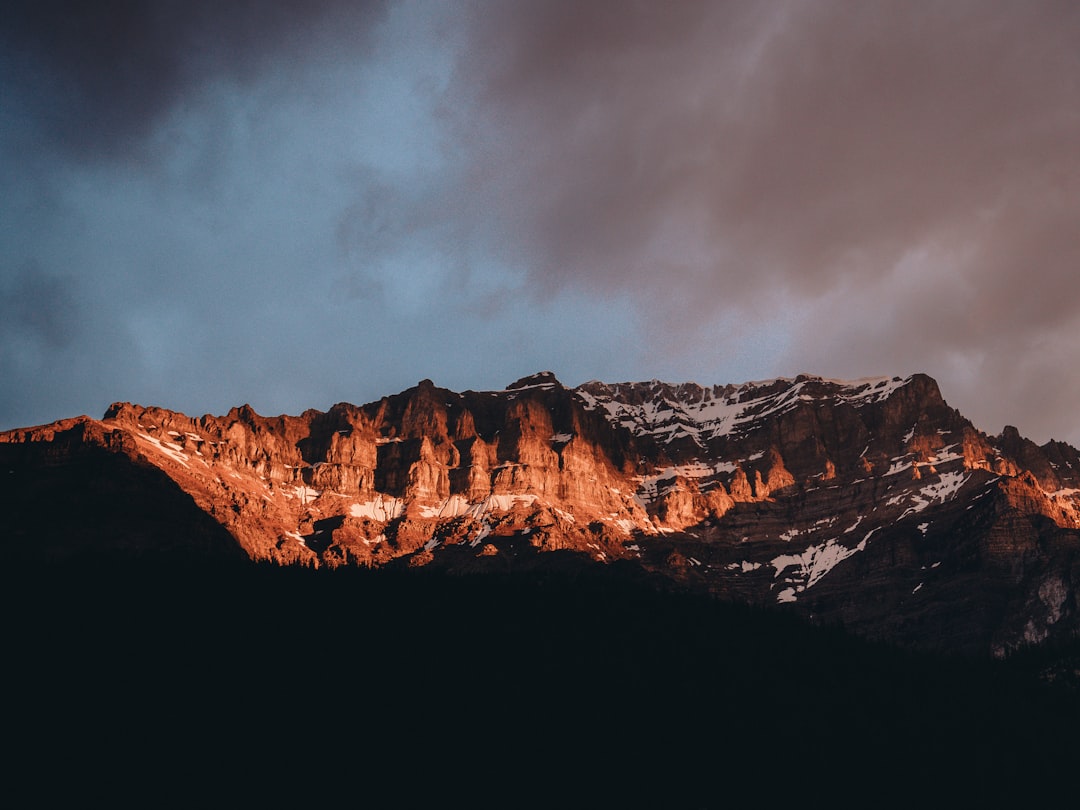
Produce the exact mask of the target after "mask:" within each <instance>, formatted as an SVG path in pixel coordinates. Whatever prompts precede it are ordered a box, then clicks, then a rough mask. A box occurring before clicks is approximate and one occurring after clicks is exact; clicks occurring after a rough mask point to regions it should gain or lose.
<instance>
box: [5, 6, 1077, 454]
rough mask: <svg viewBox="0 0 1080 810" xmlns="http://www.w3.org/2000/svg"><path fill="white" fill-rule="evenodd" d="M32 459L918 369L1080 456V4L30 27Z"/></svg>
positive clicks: (12, 21) (569, 11)
mask: <svg viewBox="0 0 1080 810" xmlns="http://www.w3.org/2000/svg"><path fill="white" fill-rule="evenodd" d="M0 190H2V193H0V429H7V428H13V427H21V426H29V425H34V424H42V423H45V422H48V421H51V420H54V419H59V418H62V417H68V416H74V415H78V414H83V413H86V414H89V415H92V416H100V415H101V414H102V413H103V412H104V411H105V409H106V408H107V407H108V405H109V404H110V403H112V402H114V401H121V400H124V401H131V402H137V403H141V404H144V405H160V406H163V407H169V408H172V409H174V410H180V411H184V412H185V413H188V414H191V415H201V414H203V413H214V414H222V413H225V412H226V411H227V410H228V409H229V408H231V407H232V406H234V405H239V404H242V403H250V404H251V405H252V406H253V407H254V408H255V409H256V410H257V411H258V412H260V413H264V414H278V413H300V412H301V411H303V410H305V409H307V408H318V409H320V410H326V409H327V408H329V407H330V406H331V405H332V404H334V403H336V402H341V401H346V402H353V403H358V404H359V403H366V402H370V401H372V400H376V399H379V398H380V397H382V396H384V395H387V394H392V393H397V392H398V391H401V390H404V389H405V388H408V387H410V386H412V385H415V384H416V383H417V382H418V381H419V380H421V379H425V378H430V379H432V380H434V381H435V383H436V384H437V385H440V386H444V387H447V388H451V389H454V390H459V391H460V390H465V389H473V390H493V389H500V388H503V387H505V386H506V385H507V384H509V383H511V382H513V381H514V380H515V379H517V378H519V377H522V376H525V375H528V374H531V373H534V372H537V371H541V370H551V371H554V372H555V374H556V375H557V376H558V377H559V379H560V380H561V381H562V382H563V383H564V384H567V385H577V384H580V383H582V382H585V381H587V380H591V379H600V380H605V381H608V382H618V381H633V380H649V379H662V380H667V381H669V382H682V381H687V380H693V381H696V382H699V383H702V384H726V383H739V382H743V381H746V380H760V379H767V378H772V377H780V376H783V377H792V376H795V375H796V374H799V373H804V372H805V373H813V374H820V375H822V376H826V377H835V378H845V379H853V378H859V377H864V376H877V375H894V374H895V375H907V374H911V373H914V372H925V373H927V374H930V375H931V376H933V377H935V378H936V379H937V380H938V382H939V384H940V386H941V389H942V391H943V393H944V396H945V398H946V400H947V401H948V402H949V404H950V405H952V406H953V407H956V408H958V409H959V410H960V411H961V412H962V413H963V414H964V415H965V416H967V417H968V418H970V419H971V420H972V421H973V422H974V423H975V424H976V426H977V427H979V428H981V429H982V430H985V431H987V432H989V433H992V434H994V433H998V432H999V431H1000V430H1001V429H1002V428H1003V427H1004V426H1005V425H1006V424H1010V425H1016V426H1017V427H1018V428H1019V429H1020V431H1021V433H1023V434H1024V435H1026V436H1029V437H1030V438H1032V439H1034V440H1035V441H1038V442H1039V443H1042V442H1045V441H1047V440H1048V439H1051V438H1055V439H1059V440H1064V441H1068V442H1070V443H1072V444H1074V445H1080V410H1078V408H1077V407H1076V403H1077V402H1078V401H1080V363H1078V362H1077V359H1080V3H1076V2H1072V0H1063V1H1062V2H1038V1H1037V0H1015V1H1014V2H1004V1H999V0H977V1H975V2H967V0H950V1H949V2H930V1H929V0H898V1H896V2H891V1H889V0H861V1H860V2H857V3H855V2H848V1H847V0H840V1H838V2H833V1H832V0H814V2H809V0H755V1H754V2H740V1H738V0H733V1H732V2H674V1H671V0H669V1H668V2H646V1H644V0H642V1H641V2H631V0H590V2H588V3H581V2H578V1H577V0H566V1H564V0H520V1H519V0H490V1H487V2H485V1H484V0H455V2H451V3H446V2H435V1H434V0H432V1H431V2H412V1H410V0H402V1H395V0H386V1H385V2H368V3H365V2H355V1H353V2H346V0H307V2H286V0H234V2H229V3H221V2H217V0H158V2H140V1H139V0H103V1H102V2H96V3H92V4H91V3H84V2H79V1H78V0H8V2H7V3H5V12H4V14H3V15H2V17H0Z"/></svg>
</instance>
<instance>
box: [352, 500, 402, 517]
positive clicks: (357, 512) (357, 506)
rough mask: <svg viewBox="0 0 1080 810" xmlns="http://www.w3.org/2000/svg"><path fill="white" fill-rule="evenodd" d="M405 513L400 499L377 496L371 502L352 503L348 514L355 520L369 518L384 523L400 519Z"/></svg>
mask: <svg viewBox="0 0 1080 810" xmlns="http://www.w3.org/2000/svg"><path fill="white" fill-rule="evenodd" d="M404 511H405V502H404V501H403V500H401V498H392V497H390V496H387V495H379V496H378V497H376V498H375V500H373V501H366V502H364V503H354V504H352V505H351V506H350V507H349V514H350V515H352V516H353V517H355V518H370V519H371V520H378V521H380V522H382V523H385V522H386V521H388V520H393V519H395V518H399V517H401V515H402V513H403V512H404Z"/></svg>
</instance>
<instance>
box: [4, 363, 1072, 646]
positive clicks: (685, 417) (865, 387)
mask: <svg viewBox="0 0 1080 810" xmlns="http://www.w3.org/2000/svg"><path fill="white" fill-rule="evenodd" d="M0 469H2V470H4V471H5V473H6V475H7V477H8V479H9V481H10V482H11V484H10V486H9V487H8V489H7V493H6V497H7V498H10V499H11V503H10V505H9V507H8V508H7V509H6V510H5V514H6V515H7V520H8V528H7V530H6V531H5V533H4V540H5V544H6V546H7V549H6V551H7V553H8V554H10V555H15V556H17V557H19V558H24V559H34V558H35V557H48V558H51V559H58V558H63V557H64V556H65V555H71V554H74V553H77V552H78V553H81V552H83V551H86V550H87V549H94V548H96V549H101V548H108V549H112V550H124V551H127V552H131V553H151V552H152V550H154V549H157V548H158V547H159V546H165V547H168V548H170V549H176V548H182V547H184V545H185V539H184V537H185V535H186V536H187V537H188V539H189V540H190V546H191V548H192V549H198V550H200V552H201V553H203V554H210V555H222V556H226V557H227V556H230V555H232V554H235V553H236V550H237V549H238V548H239V549H242V551H243V552H244V553H245V554H246V555H247V557H249V558H252V559H256V560H272V561H276V562H279V563H285V564H303V565H309V566H341V565H360V566H434V567H436V568H444V569H446V570H449V571H484V570H499V571H505V570H519V569H522V568H528V567H544V566H573V565H583V564H594V563H595V564H614V563H618V564H619V565H622V566H624V567H626V568H627V570H631V569H634V570H645V571H647V572H649V573H651V574H652V575H657V576H662V577H663V578H664V580H666V581H672V582H676V583H679V585H680V587H689V588H692V589H695V590H703V591H708V592H711V593H713V594H715V595H717V596H719V597H721V598H728V599H734V600H740V601H746V602H751V603H758V604H774V605H777V606H783V608H784V609H789V610H794V611H799V612H801V613H803V614H805V615H806V616H808V617H812V618H813V619H815V620H818V621H823V622H842V623H843V624H845V625H846V626H848V627H851V628H853V629H855V630H857V631H858V632H860V633H863V634H865V635H869V636H872V637H882V638H890V639H894V640H899V641H901V642H903V643H908V644H912V645H917V646H923V647H937V648H946V649H962V650H970V651H985V650H988V649H992V650H995V651H1006V650H1009V649H1012V648H1015V647H1017V646H1021V645H1024V644H1030V643H1039V642H1042V641H1045V640H1048V639H1054V638H1058V637H1062V636H1072V635H1075V634H1076V633H1077V630H1078V627H1080V619H1078V617H1080V605H1078V589H1080V553H1078V551H1080V454H1078V452H1077V451H1076V449H1074V448H1072V447H1070V446H1068V445H1065V444H1061V443H1058V442H1050V443H1048V444H1047V445H1044V446H1042V447H1039V446H1037V445H1035V444H1034V443H1032V442H1030V441H1027V440H1025V439H1023V438H1022V437H1021V436H1020V434H1019V432H1018V431H1017V430H1016V429H1015V428H1011V427H1010V428H1006V429H1005V431H1004V432H1003V433H1002V434H1001V435H1000V436H988V435H986V434H985V433H982V432H980V431H979V430H977V429H976V428H975V427H974V426H973V425H972V424H971V423H970V422H969V421H968V420H966V419H965V418H964V417H963V416H962V415H960V414H959V413H958V412H957V411H955V410H954V409H952V408H950V407H949V406H948V404H947V403H946V402H945V400H944V399H943V398H942V395H941V392H940V391H939V389H938V386H937V384H936V383H935V382H934V381H933V380H932V379H930V378H929V377H926V376H924V375H914V376H912V377H908V378H904V379H901V378H897V377H894V378H880V379H871V380H860V381H854V382H846V381H834V380H826V379H822V378H820V377H814V376H808V375H803V376H799V377H797V378H795V379H780V380H772V381H767V382H760V383H747V384H744V385H739V386H733V385H728V386H714V387H711V388H710V387H702V386H698V385H695V384H683V385H670V384H666V383H661V382H657V381H653V382H648V383H622V384H614V385H610V384H605V383H599V382H591V383H586V384H585V385H582V386H579V387H578V388H576V389H568V388H565V387H564V386H563V385H561V384H560V383H559V381H558V380H557V379H555V377H554V376H553V375H551V374H550V373H542V374H538V375H535V376H533V377H528V378H525V379H522V380H519V381H517V382H516V383H514V384H513V385H511V386H509V387H508V388H506V389H505V390H502V391H486V392H474V391H465V392H463V393H456V392H453V391H448V390H446V389H442V388H438V387H436V386H435V385H434V384H433V383H432V382H430V381H428V380H425V381H423V382H421V383H420V384H418V385H417V386H416V387H415V388H412V389H409V390H407V391H404V392H402V393H400V394H397V395H394V396H389V397H385V398H383V399H382V400H380V401H378V402H373V403H369V404H367V405H363V406H355V405H349V404H344V403H342V404H338V405H335V406H333V407H332V408H330V409H329V410H328V411H326V412H321V411H315V410H310V411H306V412H304V413H303V414H301V415H299V416H278V417H265V416H261V415H259V414H257V413H255V412H254V411H253V410H252V409H251V408H250V407H247V406H244V407H242V408H236V409H233V410H232V411H230V412H229V413H228V414H226V415H224V416H209V415H208V416H202V417H199V418H192V417H189V416H185V415H184V414H180V413H176V412H173V411H169V410H164V409H161V408H148V407H140V406H136V405H131V404H128V403H117V404H115V405H113V406H112V407H110V408H109V410H108V412H107V413H106V414H105V415H104V417H103V418H102V419H100V420H95V419H90V418H88V417H82V418H78V419H73V420H66V421H64V422H61V423H56V424H54V425H48V426H44V427H38V428H28V429H22V430H16V431H9V432H7V433H4V434H0ZM118 481H124V482H125V483H123V485H121V484H118V483H116V482H118ZM107 482H112V483H107ZM71 497H76V498H77V500H79V503H80V504H81V506H80V509H81V510H82V511H79V512H73V511H72V510H71V509H70V508H69V504H70V503H71V501H70V498H71ZM158 501H161V503H160V504H159V503H158ZM50 503H51V504H53V506H54V508H53V509H50V508H49V506H48V504H50ZM105 503H108V504H110V505H109V506H108V509H111V510H112V512H114V513H115V514H113V515H112V517H109V518H108V519H107V520H99V519H98V516H97V511H100V509H98V510H95V508H94V507H93V504H99V505H101V504H105ZM166 503H167V505H166ZM102 508H104V507H102ZM53 511H55V512H58V513H63V514H64V515H66V517H64V518H63V519H58V518H57V517H56V516H55V515H53V514H51V512H53ZM73 514H77V517H72V515H73ZM546 552H554V553H550V554H549V553H546Z"/></svg>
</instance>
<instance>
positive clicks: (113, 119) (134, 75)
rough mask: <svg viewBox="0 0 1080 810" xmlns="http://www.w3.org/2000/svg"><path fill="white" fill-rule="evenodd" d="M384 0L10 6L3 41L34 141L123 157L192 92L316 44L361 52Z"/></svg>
mask: <svg viewBox="0 0 1080 810" xmlns="http://www.w3.org/2000/svg"><path fill="white" fill-rule="evenodd" d="M383 5H384V4H383V3H381V2H358V3H349V2H345V0H311V1H310V2H303V3H300V2H292V1H290V0H266V1H265V2H263V1H262V0H260V1H259V2H255V0H237V2H229V3H220V2H214V0H108V1H107V2H98V3H84V2H79V0H14V2H10V3H7V4H5V10H4V21H3V23H2V24H0V44H2V45H3V50H4V51H5V52H6V54H7V58H6V59H4V60H3V62H4V68H5V70H6V71H7V72H8V74H9V78H8V83H9V85H10V86H13V87H14V88H17V89H18V90H20V91H22V92H21V93H20V94H19V98H18V101H19V102H21V104H22V105H24V109H25V111H26V112H27V113H28V114H29V115H30V116H31V117H33V118H34V119H35V121H36V123H37V125H38V127H39V133H38V134H39V136H40V137H43V138H45V139H47V141H48V143H50V144H51V145H52V146H53V147H55V148H58V149H60V150H62V151H64V152H66V153H68V154H70V155H74V156H78V157H80V158H83V159H95V158H100V157H105V156H107V157H117V158H118V157H122V156H123V155H124V154H125V153H126V152H127V151H128V150H130V149H132V148H137V147H138V146H140V145H141V144H142V142H143V140H144V139H145V138H146V137H147V136H148V135H149V133H150V131H151V129H152V128H153V126H154V125H155V124H156V123H158V121H159V120H160V119H161V117H162V116H163V115H165V114H166V113H168V112H169V111H170V110H171V109H172V108H173V107H174V106H175V105H177V104H179V103H181V102H182V100H183V98H184V96H185V94H186V93H188V92H189V91H191V90H192V88H194V87H196V86H198V85H200V84H202V83H204V82H207V81H209V80H211V79H213V78H217V77H222V76H224V77H228V78H230V79H232V80H234V81H238V82H241V83H243V82H245V81H251V80H253V79H254V78H256V77H258V76H259V75H260V74H261V73H262V72H263V71H265V70H266V69H268V66H272V65H280V64H282V63H285V64H288V63H289V62H293V61H300V60H304V59H305V58H307V56H308V54H309V49H310V48H311V46H312V43H313V42H318V41H319V40H320V38H321V39H327V38H332V39H333V40H334V41H337V42H341V41H342V40H348V39H352V40H353V44H354V45H356V44H360V45H361V46H362V44H363V43H364V41H365V40H366V38H367V35H368V33H369V31H370V29H371V27H372V26H373V24H374V23H376V22H377V21H378V20H379V19H380V18H381V16H382V13H383Z"/></svg>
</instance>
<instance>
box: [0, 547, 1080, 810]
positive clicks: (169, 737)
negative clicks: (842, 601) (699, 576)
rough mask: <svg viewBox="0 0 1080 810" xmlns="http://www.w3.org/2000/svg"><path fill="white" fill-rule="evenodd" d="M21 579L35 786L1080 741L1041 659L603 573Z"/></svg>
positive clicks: (707, 791) (392, 774)
mask: <svg viewBox="0 0 1080 810" xmlns="http://www.w3.org/2000/svg"><path fill="white" fill-rule="evenodd" d="M2 585H3V597H2V598H3V616H4V620H3V621H4V646H5V650H4V654H3V656H2V658H3V660H4V661H5V662H6V663H5V664H4V668H5V671H6V677H5V680H6V682H7V686H6V689H5V693H6V695H7V700H6V704H7V708H6V711H5V715H6V716H5V728H6V737H7V740H8V743H9V750H14V751H15V752H16V753H15V754H13V755H12V756H10V757H9V758H8V759H7V761H6V765H5V770H6V771H7V776H8V780H9V781H8V784H9V786H12V787H15V786H17V787H18V789H20V790H29V791H31V794H32V795H34V796H35V797H36V798H37V799H38V800H39V801H38V802H37V803H39V804H46V805H47V804H52V803H55V802H56V801H59V800H60V799H61V798H62V797H64V796H67V795H69V793H70V792H75V793H76V794H78V795H79V796H81V797H83V798H86V799H93V798H95V797H97V798H102V799H109V800H110V801H117V800H124V799H126V800H129V801H131V802H132V803H140V804H141V803H144V802H146V803H149V804H150V805H152V806H160V805H161V804H171V803H178V804H190V803H191V802H193V801H201V800H204V799H206V798H207V797H208V796H212V797H213V798H215V799H216V800H219V801H234V800H235V801H238V802H242V803H243V804H244V805H245V806H247V805H250V804H252V803H254V802H255V801H257V800H259V799H265V798H270V799H272V800H280V801H282V802H284V801H285V800H286V798H287V797H290V796H300V797H303V799H304V801H306V802H309V803H310V802H312V801H317V800H319V799H325V800H329V799H331V798H332V797H334V796H337V795H343V796H345V797H348V798H351V799H353V800H354V801H351V802H349V803H350V804H362V805H363V804H372V805H373V806H387V804H386V803H384V802H382V801H376V798H377V797H389V798H390V799H391V801H390V802H389V805H390V806H416V805H418V804H423V803H426V802H428V801H431V800H434V801H436V802H441V803H445V804H452V805H455V806H456V805H458V804H461V803H462V802H464V803H465V804H466V805H470V806H477V805H481V804H499V805H500V806H525V805H532V804H545V805H550V804H556V805H558V806H624V805H643V806H676V807H681V806H724V805H725V804H727V803H729V802H730V800H731V799H732V798H733V797H736V796H746V795H751V796H757V797H759V798H760V799H762V800H763V801H764V800H769V803H773V802H783V803H787V802H788V801H792V802H795V801H798V802H799V803H810V804H813V805H820V804H831V803H834V802H840V801H842V800H844V799H857V798H858V797H860V796H865V798H866V800H867V801H872V802H874V803H877V804H881V803H884V804H889V803H891V801H892V800H895V801H896V802H897V803H899V802H901V801H906V800H913V799H919V798H922V799H924V800H927V801H934V802H935V803H937V802H944V801H946V800H947V799H948V797H954V798H960V799H963V800H965V801H975V800H983V799H987V798H989V799H994V800H1001V799H1002V798H1003V797H1005V796H1009V795H1010V794H1013V793H1015V794H1016V795H1017V796H1020V797H1025V798H1027V799H1031V798H1032V797H1034V796H1041V795H1051V794H1052V793H1053V792H1054V791H1056V790H1058V789H1060V788H1061V787H1062V786H1064V785H1067V784H1069V783H1070V782H1071V775H1072V773H1073V772H1074V768H1075V762H1076V761H1077V760H1076V756H1077V754H1078V753H1080V745H1078V734H1077V728H1078V727H1077V720H1078V719H1080V701H1078V697H1077V693H1076V691H1075V689H1072V688H1070V687H1069V686H1068V685H1067V680H1068V679H1065V680H1062V679H1060V678H1059V679H1058V680H1057V681H1055V682H1054V683H1047V682H1046V681H1045V679H1041V678H1039V677H1038V675H1039V673H1040V672H1043V671H1045V670H1047V669H1048V668H1050V663H1051V661H1050V660H1049V659H1047V660H1041V659H1038V657H1037V655H1036V654H1035V653H1033V654H1031V655H1029V656H1028V658H1027V659H1024V660H1023V661H1019V662H993V661H989V660H973V659H964V658H950V657H942V656H933V657H932V656H926V655H920V654H915V653H912V652H906V651H902V650H899V649H896V648H893V647H890V646H888V645H885V644H875V643H869V642H866V641H863V640H860V639H857V638H854V637H852V636H850V635H848V634H846V633H845V632H843V630H842V629H840V628H813V627H809V626H807V625H805V624H804V623H802V622H801V621H799V620H798V619H796V618H794V617H792V616H789V615H786V614H782V613H779V612H775V611H769V610H762V609H756V608H751V607H747V606H743V605H734V604H724V603H720V602H716V601H712V600H709V599H706V598H703V597H700V596H694V595H690V594H685V593H678V592H672V591H670V590H669V591H667V592H661V591H658V590H657V589H656V588H655V587H654V586H653V585H652V584H651V583H648V582H636V581H628V580H625V579H623V578H621V577H620V576H619V575H618V572H617V571H613V570H611V569H609V568H605V567H596V568H595V570H590V571H584V570H583V571H581V572H579V573H568V572H547V573H539V572H532V573H529V574H519V575H510V574H508V575H497V574H485V575H470V576H448V575H444V574H435V573H426V572H423V571H419V572H418V571H385V570H384V571H366V570H356V569H347V570H336V571H312V570H304V569H297V568H278V567H275V566H269V565H252V564H246V565H244V564H215V565H207V564H199V565H196V564H191V563H183V562H173V563H171V564H168V565H164V564H154V563H148V562H146V561H142V562H119V561H116V560H107V561H106V560H84V561H82V562H80V563H79V564H69V565H63V566H52V567H40V566H39V567H32V568H21V569H18V570H13V569H11V568H9V569H8V570H5V571H4V572H3V582H2ZM1075 654H1076V650H1075V649H1071V650H1068V649H1058V650H1056V651H1054V657H1053V661H1054V662H1061V661H1066V662H1067V661H1070V660H1072V661H1076V660H1077V659H1076V657H1075ZM1070 656H1073V657H1072V658H1070ZM1065 668H1066V669H1068V665H1066V666H1065ZM1058 669H1059V670H1060V669H1061V667H1060V666H1059V667H1058ZM215 803H218V802H215ZM144 806H145V805H144ZM440 806H441V804H440Z"/></svg>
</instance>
